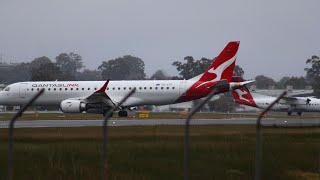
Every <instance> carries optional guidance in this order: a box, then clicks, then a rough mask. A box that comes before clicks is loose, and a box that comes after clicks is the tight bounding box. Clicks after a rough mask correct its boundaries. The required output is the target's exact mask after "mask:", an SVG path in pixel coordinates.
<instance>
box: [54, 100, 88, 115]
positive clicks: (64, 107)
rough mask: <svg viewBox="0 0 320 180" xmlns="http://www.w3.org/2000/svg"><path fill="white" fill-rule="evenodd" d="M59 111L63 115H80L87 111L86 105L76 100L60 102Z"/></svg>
mask: <svg viewBox="0 0 320 180" xmlns="http://www.w3.org/2000/svg"><path fill="white" fill-rule="evenodd" d="M60 109H61V111H62V112H64V113H81V112H83V111H86V110H87V105H86V104H85V103H84V102H81V101H79V100H76V99H70V100H68V99H67V100H64V101H62V102H61V104H60Z"/></svg>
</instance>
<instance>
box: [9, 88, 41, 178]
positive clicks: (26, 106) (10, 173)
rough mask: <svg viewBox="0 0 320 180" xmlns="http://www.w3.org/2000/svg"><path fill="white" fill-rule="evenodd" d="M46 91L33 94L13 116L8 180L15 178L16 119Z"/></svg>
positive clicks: (10, 132)
mask: <svg viewBox="0 0 320 180" xmlns="http://www.w3.org/2000/svg"><path fill="white" fill-rule="evenodd" d="M43 92H44V89H41V90H40V91H39V92H38V93H37V94H36V95H35V96H33V97H32V98H31V99H30V100H29V101H28V102H27V104H25V105H24V106H23V107H22V108H20V109H19V111H18V112H17V113H16V114H15V115H14V116H13V117H12V119H11V120H10V124H9V131H8V163H7V165H8V172H7V180H11V179H13V173H12V172H13V129H14V123H15V121H16V120H17V119H18V118H19V117H21V116H22V113H23V112H24V111H25V110H26V109H27V108H28V107H29V106H31V105H32V104H33V103H34V101H35V100H37V99H38V98H39V97H40V96H41V95H42V94H43Z"/></svg>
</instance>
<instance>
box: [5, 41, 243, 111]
mask: <svg viewBox="0 0 320 180" xmlns="http://www.w3.org/2000/svg"><path fill="white" fill-rule="evenodd" d="M239 44H240V42H239V41H232V42H229V43H228V44H227V45H226V47H225V48H224V49H223V51H222V52H221V53H220V54H219V55H218V56H217V58H216V59H215V60H214V61H213V62H212V64H211V65H210V66H209V67H208V68H207V70H206V71H205V72H204V73H203V74H200V75H198V76H196V77H194V78H191V79H189V80H139V81H133V80H132V81H110V80H107V81H39V82H18V83H14V84H11V85H9V86H7V87H6V88H4V90H2V91H1V92H0V104H2V105H23V104H25V103H26V102H28V100H30V99H31V98H32V97H33V96H34V95H35V94H36V93H37V92H38V91H40V89H42V88H44V89H45V92H44V93H43V94H42V96H40V97H39V98H38V99H37V100H36V101H35V102H34V104H33V105H36V106H41V105H60V110H61V111H62V112H64V113H82V112H86V113H97V114H103V115H104V116H105V114H106V112H107V111H108V110H109V109H111V108H112V107H113V106H115V105H116V104H117V103H118V102H119V101H120V100H121V99H122V98H123V97H124V96H125V95H126V94H127V93H128V92H129V91H130V90H132V89H133V88H135V89H136V91H135V93H134V94H133V95H132V96H131V97H129V98H128V99H127V101H126V102H124V104H122V106H121V107H120V109H119V112H118V115H119V116H120V117H127V116H128V112H129V110H131V108H132V107H136V106H142V105H166V104H174V103H180V102H186V101H192V100H196V99H200V98H203V97H205V96H207V95H208V94H209V93H210V92H211V91H212V89H213V88H217V87H215V86H218V85H219V84H221V82H226V84H227V86H225V87H218V91H217V92H216V93H217V94H218V93H224V92H227V91H230V90H234V89H236V88H239V87H241V86H243V85H244V84H245V83H246V82H241V83H239V82H233V83H231V78H232V74H233V70H234V66H235V62H236V55H237V52H238V48H239Z"/></svg>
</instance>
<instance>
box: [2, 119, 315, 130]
mask: <svg viewBox="0 0 320 180" xmlns="http://www.w3.org/2000/svg"><path fill="white" fill-rule="evenodd" d="M102 122H103V120H31V121H20V120H19V121H16V122H15V128H39V127H86V126H102ZM261 122H262V124H263V125H268V126H273V125H277V126H320V119H298V118H292V119H289V118H288V119H275V118H267V119H262V121H261ZM184 123H185V120H184V119H161V120H160V119H143V120H109V122H108V125H109V126H152V125H184ZM191 124H192V125H206V124H226V125H227V124H230V125H231V124H256V119H255V118H246V119H241V118H235V119H194V120H191ZM8 126H9V121H0V128H8Z"/></svg>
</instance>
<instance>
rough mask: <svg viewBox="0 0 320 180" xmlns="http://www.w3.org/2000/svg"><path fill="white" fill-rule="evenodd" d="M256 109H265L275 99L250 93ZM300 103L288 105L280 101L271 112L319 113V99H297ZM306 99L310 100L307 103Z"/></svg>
mask: <svg viewBox="0 0 320 180" xmlns="http://www.w3.org/2000/svg"><path fill="white" fill-rule="evenodd" d="M251 95H252V97H253V98H254V102H255V103H256V105H257V107H258V108H261V109H266V108H267V107H268V106H269V105H270V104H271V103H272V102H273V101H275V100H276V98H275V97H270V96H265V95H261V94H256V93H251ZM298 99H299V100H300V103H288V102H286V101H285V100H280V101H279V102H278V103H276V104H275V105H274V106H273V107H272V109H271V110H273V111H286V112H288V111H291V112H319V111H320V99H317V98H310V97H299V98H298ZM307 99H309V100H310V102H309V103H307Z"/></svg>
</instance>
